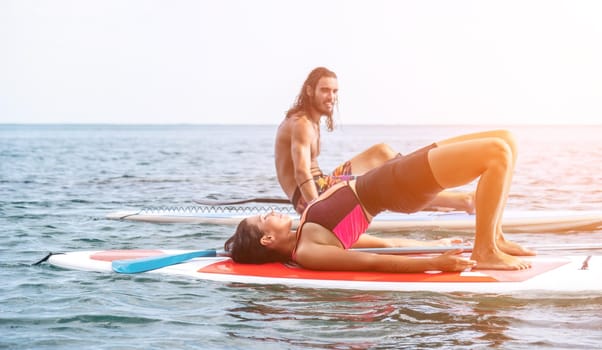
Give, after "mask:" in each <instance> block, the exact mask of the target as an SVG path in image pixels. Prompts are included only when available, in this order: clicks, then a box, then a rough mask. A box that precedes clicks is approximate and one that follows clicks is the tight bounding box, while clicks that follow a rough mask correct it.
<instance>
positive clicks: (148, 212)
mask: <svg viewBox="0 0 602 350" xmlns="http://www.w3.org/2000/svg"><path fill="white" fill-rule="evenodd" d="M270 210H275V211H280V212H285V213H286V212H289V215H291V217H292V218H293V219H294V225H295V226H296V225H297V224H298V219H299V216H298V215H297V214H295V213H290V211H291V209H290V207H283V206H281V207H275V206H246V205H236V206H193V207H183V208H178V207H174V208H148V209H142V210H137V211H119V212H113V213H109V214H108V215H107V218H108V219H114V220H131V221H143V222H153V223H190V224H214V225H238V223H239V222H240V221H241V220H242V219H244V218H246V217H248V216H252V215H257V214H262V213H265V212H268V211H270ZM502 225H503V230H504V232H506V233H560V232H574V231H580V232H583V231H594V230H598V229H602V211H570V210H548V211H545V210H544V211H521V210H506V211H505V212H504V217H503V222H502ZM474 227H475V215H471V214H468V213H466V212H459V211H451V212H431V211H423V212H417V213H412V214H402V213H393V212H385V213H381V214H379V215H377V216H376V217H375V218H374V220H373V222H372V223H371V224H370V227H369V229H368V231H370V232H403V231H417V230H433V231H434V230H441V231H474Z"/></svg>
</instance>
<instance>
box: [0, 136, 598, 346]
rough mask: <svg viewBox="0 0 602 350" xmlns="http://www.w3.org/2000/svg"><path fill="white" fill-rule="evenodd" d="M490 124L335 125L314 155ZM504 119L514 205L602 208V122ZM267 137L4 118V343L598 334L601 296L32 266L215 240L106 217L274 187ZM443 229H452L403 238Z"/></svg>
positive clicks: (492, 342)
mask: <svg viewBox="0 0 602 350" xmlns="http://www.w3.org/2000/svg"><path fill="white" fill-rule="evenodd" d="M485 129H486V128H482V127H475V126H471V127H465V126H453V127H451V126H445V127H442V126H436V127H435V126H394V127H391V126H386V127H379V126H368V127H366V126H361V127H357V126H348V125H343V126H342V127H341V128H339V129H338V130H337V131H336V132H334V133H324V136H323V153H324V154H323V156H322V158H321V165H322V167H323V168H324V169H325V170H330V169H331V168H332V167H334V166H336V165H337V164H338V163H339V162H341V161H342V160H344V159H347V158H349V157H351V155H353V154H354V153H356V152H359V151H361V150H362V149H365V148H367V147H368V146H370V145H372V144H374V143H377V142H383V141H384V142H387V143H389V144H391V145H393V146H394V147H396V148H397V149H399V150H400V151H401V152H402V153H407V152H409V151H411V150H413V149H415V148H417V147H419V146H423V145H426V144H427V143H430V142H432V141H436V140H439V139H442V138H446V137H450V136H455V135H457V134H461V133H467V132H471V131H478V130H485ZM509 129H510V130H512V131H513V132H514V133H515V134H516V136H517V139H518V142H519V147H520V155H519V160H518V166H517V169H516V175H515V181H514V184H513V187H512V193H511V197H510V200H509V203H508V207H509V208H513V209H521V210H538V209H539V210H544V209H554V210H556V209H572V210H600V209H602V208H601V202H602V141H601V136H600V135H602V127H600V126H596V127H577V126H574V127H541V126H538V127H525V126H521V127H509ZM274 132H275V126H200V125H199V126H110V125H109V126H104V125H103V126H73V125H67V126H65V125H57V126H48V125H44V126H35V125H30V126H15V125H0V281H2V283H0V349H78V348H81V349H262V350H266V349H307V348H312V349H364V348H369V349H391V348H395V349H404V348H407V349H449V348H453V349H488V348H500V349H534V348H543V349H546V348H548V349H571V348H575V349H592V348H599V346H600V344H602V313H601V310H602V295H599V294H593V295H592V294H591V293H589V294H554V293H551V294H548V293H546V294H528V295H527V294H526V295H514V296H500V295H478V294H475V295H472V294H437V293H390V292H365V291H362V292H359V291H339V290H313V289H299V288H289V287H285V286H246V285H240V284H225V283H218V282H207V281H194V280H187V279H182V278H174V277H165V276H157V275H144V274H142V275H136V276H124V275H117V274H101V273H89V272H80V271H69V270H62V269H59V268H55V267H52V266H49V265H48V264H43V265H39V266H31V264H32V263H34V262H35V261H37V260H38V259H40V258H42V257H43V256H44V255H45V254H46V253H47V252H49V251H52V252H61V251H71V250H90V249H106V248H172V249H204V248H213V247H219V246H221V245H222V244H223V241H224V240H225V239H226V238H227V237H228V236H229V235H230V234H231V231H232V228H230V227H220V226H215V225H188V224H163V225H158V224H148V223H135V222H120V221H110V220H106V219H105V218H104V217H105V215H106V214H107V213H109V212H112V211H117V210H126V209H139V208H142V207H149V206H152V207H157V206H174V207H176V206H177V207H185V206H190V205H192V202H191V200H192V198H195V197H201V198H213V199H232V198H245V197H252V196H282V194H281V192H280V189H279V187H278V185H277V183H276V179H275V176H274V167H273V157H272V148H273V135H274ZM473 185H474V184H471V185H468V186H466V187H465V189H471V188H473V187H474V186H473ZM449 234H458V233H443V232H414V233H411V234H410V236H412V237H414V238H434V237H439V236H442V235H449ZM461 235H462V234H461ZM464 235H466V234H464ZM466 238H467V239H470V238H471V236H470V235H466ZM512 238H513V239H514V240H517V241H519V242H522V243H526V244H528V245H530V246H537V244H561V243H579V244H583V245H587V244H589V243H592V244H594V243H595V244H600V242H601V241H602V231H596V232H576V233H569V234H512ZM598 254H602V253H601V252H598ZM601 277H602V276H601ZM558 283H562V281H558Z"/></svg>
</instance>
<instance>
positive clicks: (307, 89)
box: [275, 67, 474, 214]
mask: <svg viewBox="0 0 602 350" xmlns="http://www.w3.org/2000/svg"><path fill="white" fill-rule="evenodd" d="M338 91H339V86H338V81H337V76H336V74H335V73H334V72H332V71H330V70H328V69H326V68H324V67H318V68H316V69H314V70H313V71H312V72H311V73H310V74H309V76H308V77H307V79H306V80H305V82H304V84H303V86H302V88H301V91H300V92H299V95H298V96H297V100H296V101H295V104H294V105H293V106H292V107H291V108H290V109H289V110H288V112H287V113H286V117H285V118H284V120H283V121H282V123H281V124H280V126H279V127H278V132H277V134H276V142H275V163H276V174H277V176H278V182H279V183H280V186H281V187H282V189H283V190H284V192H285V193H286V195H287V196H288V198H289V200H290V201H291V203H292V204H293V206H294V207H295V210H296V211H297V212H298V213H300V214H301V213H302V212H303V210H304V209H305V207H306V206H307V203H310V202H311V201H313V200H315V199H316V198H318V195H319V194H321V193H323V192H324V191H326V190H327V189H328V188H330V187H332V186H333V185H335V184H337V183H339V182H342V181H345V180H349V179H352V178H354V175H361V174H363V173H365V172H367V171H368V170H371V169H373V168H376V167H378V166H380V165H382V164H384V163H385V162H387V161H388V160H390V159H393V158H395V157H396V156H397V155H398V154H399V153H398V152H396V151H394V150H393V149H392V148H391V147H390V146H388V145H386V144H384V143H381V144H377V145H374V146H372V147H370V148H368V149H367V150H365V151H363V152H361V153H360V154H358V155H356V156H355V157H353V158H351V160H349V161H347V162H345V163H343V164H342V165H340V166H338V167H337V168H335V170H334V171H333V172H332V173H331V174H330V175H327V174H324V173H323V172H322V170H321V169H320V166H319V165H318V156H319V155H320V120H321V119H322V117H325V118H326V126H327V129H328V131H332V130H333V129H334V122H333V118H332V116H333V112H334V107H335V106H336V105H337V95H338ZM441 208H443V209H455V210H463V211H466V212H468V213H473V212H474V194H473V193H460V192H446V191H444V192H441V193H440V194H439V195H438V196H437V197H436V198H435V199H434V200H433V201H432V202H431V206H430V207H429V208H427V209H431V210H432V209H441Z"/></svg>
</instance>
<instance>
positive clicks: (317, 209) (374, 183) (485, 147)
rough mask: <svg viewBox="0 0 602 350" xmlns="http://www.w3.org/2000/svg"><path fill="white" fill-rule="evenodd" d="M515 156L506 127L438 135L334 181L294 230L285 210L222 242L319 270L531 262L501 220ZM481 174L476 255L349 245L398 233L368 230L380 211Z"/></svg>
mask: <svg viewBox="0 0 602 350" xmlns="http://www.w3.org/2000/svg"><path fill="white" fill-rule="evenodd" d="M515 161H516V146H515V141H514V138H513V136H512V134H511V133H509V132H508V131H505V130H497V131H489V132H481V133H476V134H469V135H463V136H458V137H455V138H451V139H447V140H444V141H440V142H437V143H434V144H432V145H429V146H427V147H424V148H422V149H419V150H417V151H415V152H413V153H411V154H408V155H405V156H399V157H397V158H394V159H392V160H390V161H389V162H387V163H386V164H384V165H382V166H380V167H378V168H376V169H373V170H371V171H369V172H367V173H366V174H364V175H362V176H358V177H357V179H356V180H351V181H348V182H345V183H341V184H338V185H336V186H334V187H332V188H331V189H329V190H328V191H326V192H324V193H323V194H322V195H321V196H320V197H319V198H318V199H317V200H315V201H314V202H312V203H311V204H310V205H308V207H307V208H306V210H305V211H304V213H303V215H302V217H301V221H300V223H299V226H298V228H297V230H296V231H291V227H292V220H291V218H290V217H289V216H286V215H282V214H278V213H274V212H270V213H267V214H264V215H258V216H253V217H248V218H246V219H244V220H243V221H242V222H241V223H240V224H239V225H238V228H237V230H236V233H235V234H234V235H233V236H232V237H230V239H228V241H227V242H226V243H225V245H224V248H225V250H226V251H228V252H229V253H230V254H231V256H232V259H233V260H234V261H236V262H240V263H266V262H273V261H283V262H286V261H291V260H292V261H294V262H296V263H298V264H299V265H301V266H302V267H305V268H308V269H314V270H348V271H382V272H423V271H425V270H441V271H462V270H465V269H467V268H473V267H476V268H480V269H497V270H521V269H527V268H530V264H529V262H527V261H525V260H523V259H521V258H519V257H517V256H524V255H535V253H534V252H533V251H531V250H528V249H526V248H523V247H522V246H520V245H518V244H517V243H514V242H511V241H508V240H506V239H505V237H504V234H503V232H502V226H501V221H502V213H503V210H504V206H505V204H506V199H507V197H508V191H509V188H510V183H511V180H512V174H513V171H514V164H515ZM476 178H479V180H478V184H477V189H476V193H475V207H476V235H475V242H474V247H473V251H472V256H471V258H470V259H465V258H462V257H461V256H460V255H459V254H460V253H461V250H452V251H449V252H446V253H444V254H441V255H438V256H434V257H428V258H424V257H409V256H399V255H383V254H371V253H365V252H357V251H350V250H348V249H349V248H381V247H390V246H391V245H392V244H395V242H394V241H392V240H387V239H381V238H377V237H373V236H370V235H367V234H364V233H365V231H366V229H367V228H368V225H369V224H370V221H371V220H372V218H373V217H374V216H375V215H377V214H378V213H380V212H382V211H384V210H390V211H395V212H402V213H412V212H416V211H419V210H421V209H422V208H424V207H425V206H426V205H428V204H429V203H430V201H431V200H432V199H433V197H435V196H436V195H437V194H438V193H439V192H441V191H442V190H444V189H447V188H453V187H458V186H462V185H465V184H468V183H470V182H471V181H473V180H474V179H476ZM312 186H313V185H312Z"/></svg>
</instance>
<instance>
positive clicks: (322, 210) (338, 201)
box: [292, 184, 370, 260]
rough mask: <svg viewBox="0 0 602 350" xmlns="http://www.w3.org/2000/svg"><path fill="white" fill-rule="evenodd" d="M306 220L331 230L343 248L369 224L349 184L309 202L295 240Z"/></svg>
mask: <svg viewBox="0 0 602 350" xmlns="http://www.w3.org/2000/svg"><path fill="white" fill-rule="evenodd" d="M308 222H312V223H315V224H318V225H320V226H322V227H324V228H327V229H329V230H330V231H332V233H334V235H335V236H336V237H337V238H338V239H339V241H340V242H341V244H343V247H345V249H349V248H351V246H353V244H354V243H355V242H357V240H358V239H359V237H360V236H361V235H362V234H363V233H364V232H366V230H367V229H368V225H369V224H370V222H369V221H368V219H367V218H366V214H364V211H363V209H362V206H361V204H360V202H359V199H358V198H357V195H356V194H355V192H353V190H352V189H351V187H349V184H347V185H346V186H342V187H340V188H338V189H336V190H335V191H334V192H332V193H330V194H328V195H327V197H321V198H320V199H319V200H317V201H316V202H314V203H312V204H310V206H309V207H308V208H307V209H306V211H305V213H304V215H303V217H302V218H301V224H300V225H299V227H298V228H297V240H299V238H300V237H301V230H302V229H303V225H305V223H308ZM295 253H296V249H295V251H293V255H292V258H293V260H295Z"/></svg>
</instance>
